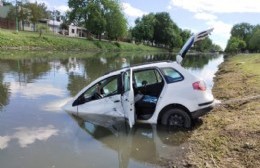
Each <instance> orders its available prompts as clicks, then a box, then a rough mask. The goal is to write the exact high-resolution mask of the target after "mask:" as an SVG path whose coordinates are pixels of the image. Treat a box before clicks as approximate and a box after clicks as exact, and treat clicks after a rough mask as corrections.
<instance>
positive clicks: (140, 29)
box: [132, 13, 155, 43]
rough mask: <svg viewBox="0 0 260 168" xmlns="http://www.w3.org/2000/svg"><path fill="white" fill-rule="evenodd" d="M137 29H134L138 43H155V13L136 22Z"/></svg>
mask: <svg viewBox="0 0 260 168" xmlns="http://www.w3.org/2000/svg"><path fill="white" fill-rule="evenodd" d="M135 24H136V25H135V27H134V28H133V31H132V33H133V36H134V37H135V39H136V41H140V42H141V41H143V40H146V41H150V42H152V43H153V41H154V24H155V16H154V14H153V13H150V14H148V15H144V16H143V17H142V18H137V19H136V21H135Z"/></svg>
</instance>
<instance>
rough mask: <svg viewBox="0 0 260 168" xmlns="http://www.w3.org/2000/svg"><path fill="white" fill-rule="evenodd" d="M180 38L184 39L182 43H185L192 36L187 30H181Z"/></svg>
mask: <svg viewBox="0 0 260 168" xmlns="http://www.w3.org/2000/svg"><path fill="white" fill-rule="evenodd" d="M180 36H181V38H182V42H183V43H185V42H186V41H187V40H188V38H189V37H190V36H191V31H190V30H187V29H184V30H181V33H180Z"/></svg>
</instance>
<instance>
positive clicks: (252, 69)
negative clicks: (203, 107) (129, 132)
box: [184, 54, 260, 167]
mask: <svg viewBox="0 0 260 168" xmlns="http://www.w3.org/2000/svg"><path fill="white" fill-rule="evenodd" d="M259 67H260V54H243V55H236V56H233V57H228V58H226V60H225V62H224V63H222V64H221V66H220V69H219V71H218V72H217V74H216V77H215V79H214V81H215V84H214V87H213V94H214V96H215V98H217V99H219V100H221V102H222V103H221V104H220V105H218V106H217V107H216V108H215V109H214V110H213V111H212V112H211V113H210V114H208V115H207V116H205V117H203V119H202V122H203V123H202V124H200V125H199V126H197V128H195V129H194V130H193V131H192V135H191V137H190V138H189V140H188V143H189V146H190V148H189V152H188V154H187V155H186V157H187V162H186V163H184V165H186V164H187V165H189V166H191V167H260V161H259V158H260V152H259V151H260V141H259V139H260V131H259V130H260V122H259V121H260V68H259Z"/></svg>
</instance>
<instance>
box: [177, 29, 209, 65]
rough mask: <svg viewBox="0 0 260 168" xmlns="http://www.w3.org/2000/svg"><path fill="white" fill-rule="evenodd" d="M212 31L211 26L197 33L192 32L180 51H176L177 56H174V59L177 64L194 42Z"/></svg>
mask: <svg viewBox="0 0 260 168" xmlns="http://www.w3.org/2000/svg"><path fill="white" fill-rule="evenodd" d="M212 31H213V28H211V29H208V30H204V31H201V32H199V33H197V34H193V35H192V36H191V37H190V38H189V39H188V40H187V41H186V43H185V44H184V45H183V47H182V48H181V50H180V52H179V53H178V55H177V57H176V61H177V63H178V64H181V62H182V60H183V59H184V57H185V55H186V53H187V52H188V50H189V49H190V48H191V47H192V45H193V44H194V43H196V42H197V41H200V40H203V39H205V38H206V37H208V35H210V33H211V32H212Z"/></svg>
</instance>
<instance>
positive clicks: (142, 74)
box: [134, 69, 162, 87]
mask: <svg viewBox="0 0 260 168" xmlns="http://www.w3.org/2000/svg"><path fill="white" fill-rule="evenodd" d="M134 79H135V84H136V86H137V87H141V86H143V85H144V84H145V85H151V84H155V83H160V82H162V77H161V75H160V74H159V72H158V71H157V70H155V69H147V70H141V71H136V72H134Z"/></svg>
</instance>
